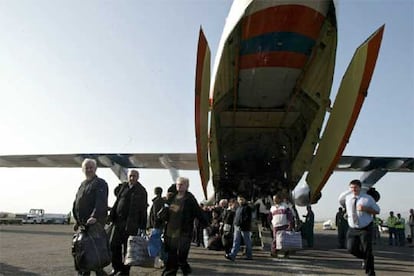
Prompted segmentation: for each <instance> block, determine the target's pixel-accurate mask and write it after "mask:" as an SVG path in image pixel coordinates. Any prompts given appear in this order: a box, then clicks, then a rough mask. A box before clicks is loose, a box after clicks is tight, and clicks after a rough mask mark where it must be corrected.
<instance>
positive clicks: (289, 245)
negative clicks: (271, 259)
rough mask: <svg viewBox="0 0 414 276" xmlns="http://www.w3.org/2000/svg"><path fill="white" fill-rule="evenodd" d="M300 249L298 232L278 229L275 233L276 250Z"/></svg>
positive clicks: (300, 240) (300, 238) (300, 241)
mask: <svg viewBox="0 0 414 276" xmlns="http://www.w3.org/2000/svg"><path fill="white" fill-rule="evenodd" d="M299 249H302V236H301V233H300V232H294V231H287V230H280V231H277V233H276V250H285V251H295V250H299Z"/></svg>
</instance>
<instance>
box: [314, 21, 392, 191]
mask: <svg viewBox="0 0 414 276" xmlns="http://www.w3.org/2000/svg"><path fill="white" fill-rule="evenodd" d="M383 33H384V25H383V26H382V27H381V28H380V29H379V31H378V33H377V34H376V35H375V37H373V38H372V40H371V41H370V42H369V43H368V51H367V57H366V60H365V68H364V73H363V76H362V80H361V84H360V87H359V93H358V98H357V100H356V102H355V105H354V110H353V111H352V115H351V119H350V121H349V124H348V128H347V130H346V132H345V135H344V138H343V140H342V143H341V145H340V146H339V148H338V151H337V153H336V155H335V158H334V160H333V161H332V164H331V167H330V168H329V170H328V171H327V174H326V175H325V177H324V178H323V180H322V185H320V186H318V188H317V189H316V192H315V194H318V193H319V192H320V191H321V190H322V187H323V186H324V184H325V183H326V182H327V181H328V179H329V176H330V175H331V174H332V171H333V170H334V169H335V167H336V164H338V161H339V159H340V158H341V156H342V153H343V151H344V149H345V146H346V144H347V143H348V140H349V137H350V136H351V133H352V130H353V129H354V126H355V122H356V120H357V119H358V116H359V113H360V111H361V107H362V104H363V103H364V100H365V97H366V95H367V90H368V87H369V84H370V82H371V78H372V75H373V73H374V69H375V64H376V63H377V58H378V53H379V49H380V46H381V41H382V35H383Z"/></svg>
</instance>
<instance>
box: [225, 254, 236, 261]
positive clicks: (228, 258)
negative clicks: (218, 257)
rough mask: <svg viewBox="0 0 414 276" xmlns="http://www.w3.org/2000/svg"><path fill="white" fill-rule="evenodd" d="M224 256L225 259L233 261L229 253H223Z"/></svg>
mask: <svg viewBox="0 0 414 276" xmlns="http://www.w3.org/2000/svg"><path fill="white" fill-rule="evenodd" d="M224 258H226V259H227V260H230V261H232V262H234V258H232V257H231V256H230V255H229V254H226V255H224Z"/></svg>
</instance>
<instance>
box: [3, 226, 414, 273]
mask: <svg viewBox="0 0 414 276" xmlns="http://www.w3.org/2000/svg"><path fill="white" fill-rule="evenodd" d="M72 235H73V230H72V226H71V225H0V275H1V276H3V275H22V276H36V275H77V274H76V272H75V270H74V268H73V258H72V255H71V242H72ZM387 238H388V235H386V236H385V235H384V236H383V237H382V239H381V241H380V243H379V244H376V245H374V256H375V269H376V274H377V275H393V276H400V275H414V248H413V245H405V246H403V247H398V246H389V245H388V240H387ZM314 243H315V244H314V248H305V249H304V250H301V251H297V252H296V253H295V254H294V255H291V256H290V258H288V259H284V258H283V259H277V258H272V257H271V256H270V254H269V252H268V251H264V250H261V249H256V250H254V251H253V258H254V259H253V260H244V259H243V256H238V258H237V259H236V261H235V262H231V261H229V260H227V259H225V258H224V253H223V252H222V251H211V250H207V249H205V248H201V247H195V246H192V247H191V250H190V256H189V263H190V265H191V267H192V270H193V272H192V274H191V275H365V273H364V271H363V270H362V268H361V260H359V259H356V258H355V257H353V256H351V255H350V254H349V253H347V252H346V250H345V249H337V248H336V247H337V241H336V231H335V230H318V229H316V230H315V242H314ZM305 245H306V243H305ZM105 271H107V272H109V271H111V266H108V267H106V268H105ZM161 272H162V269H157V268H141V267H132V269H131V274H130V275H131V276H134V275H140V276H142V275H161ZM91 275H93V273H92V274H91ZM178 275H182V274H180V273H179V274H178Z"/></svg>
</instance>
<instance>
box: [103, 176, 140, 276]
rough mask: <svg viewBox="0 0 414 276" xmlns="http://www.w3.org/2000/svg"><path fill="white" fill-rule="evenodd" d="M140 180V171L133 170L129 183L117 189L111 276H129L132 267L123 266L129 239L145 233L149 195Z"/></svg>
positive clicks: (113, 215) (113, 210)
mask: <svg viewBox="0 0 414 276" xmlns="http://www.w3.org/2000/svg"><path fill="white" fill-rule="evenodd" d="M138 178H139V173H138V171H137V170H131V171H129V173H128V180H129V181H128V182H124V183H121V184H120V185H119V186H118V187H117V192H116V200H115V203H114V206H113V207H112V209H111V212H110V215H109V216H110V220H111V221H112V223H113V227H114V228H113V233H112V237H111V241H110V243H111V251H112V267H113V270H112V272H111V273H110V275H129V270H130V266H127V265H124V264H123V259H124V257H125V254H126V250H127V241H128V237H129V236H136V235H137V234H138V233H140V232H142V231H145V229H146V226H147V207H148V195H147V191H146V190H145V188H144V187H143V186H142V185H141V183H139V182H138Z"/></svg>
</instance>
